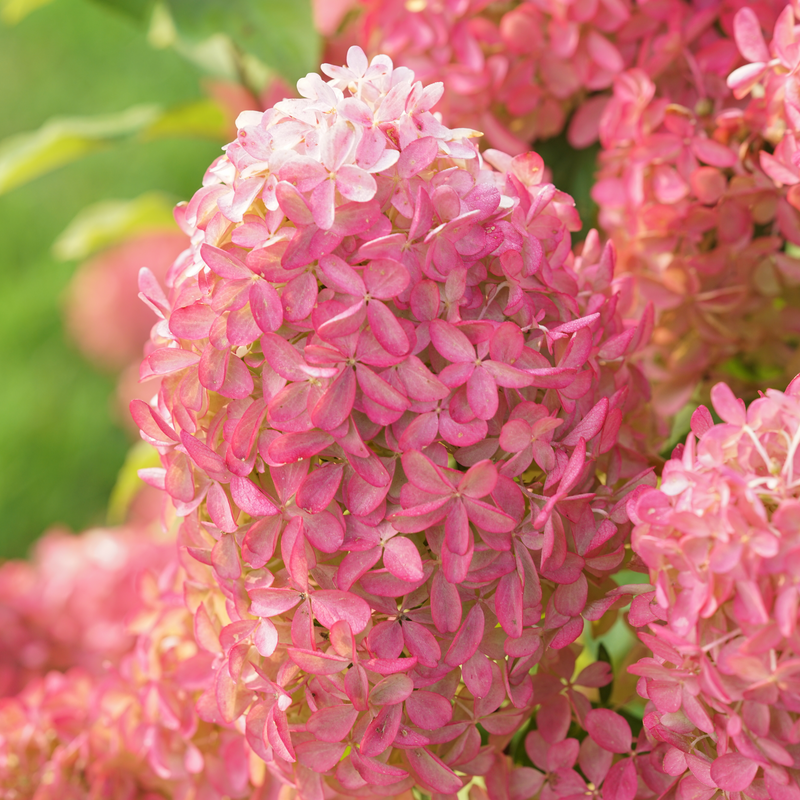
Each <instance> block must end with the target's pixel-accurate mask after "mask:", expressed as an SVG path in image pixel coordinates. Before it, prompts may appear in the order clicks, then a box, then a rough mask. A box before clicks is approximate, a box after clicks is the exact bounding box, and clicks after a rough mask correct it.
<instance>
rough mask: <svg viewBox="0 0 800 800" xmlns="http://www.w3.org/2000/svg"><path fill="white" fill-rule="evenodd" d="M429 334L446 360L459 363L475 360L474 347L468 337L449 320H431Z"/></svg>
mask: <svg viewBox="0 0 800 800" xmlns="http://www.w3.org/2000/svg"><path fill="white" fill-rule="evenodd" d="M430 334H431V342H432V343H433V346H434V347H435V348H436V349H437V350H438V351H439V353H440V354H441V355H442V356H444V357H445V358H446V359H447V360H448V361H452V362H453V363H461V362H472V361H474V360H475V349H474V348H473V346H472V345H471V344H470V341H469V339H467V337H466V336H465V335H464V334H463V333H462V332H461V331H460V330H458V328H456V327H454V326H453V325H451V324H450V323H449V322H445V321H444V320H441V319H434V320H432V321H431V324H430Z"/></svg>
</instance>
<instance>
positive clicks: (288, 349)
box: [261, 333, 309, 381]
mask: <svg viewBox="0 0 800 800" xmlns="http://www.w3.org/2000/svg"><path fill="white" fill-rule="evenodd" d="M261 349H262V351H263V353H264V357H265V358H266V360H267V363H268V364H269V365H270V367H272V369H274V370H275V372H277V373H278V375H280V376H281V377H282V378H286V380H289V381H304V380H307V379H308V375H309V373H308V372H307V371H306V370H305V369H303V368H304V367H305V366H306V362H305V360H304V359H303V356H302V354H301V353H300V352H299V351H298V350H297V348H296V347H293V346H292V345H291V344H289V342H287V341H286V340H285V339H283V338H282V337H280V336H277V335H276V334H274V333H268V334H266V335H264V336H262V337H261Z"/></svg>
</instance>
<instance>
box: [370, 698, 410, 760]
mask: <svg viewBox="0 0 800 800" xmlns="http://www.w3.org/2000/svg"><path fill="white" fill-rule="evenodd" d="M402 718H403V707H402V706H401V705H392V706H384V707H383V708H382V709H381V710H380V711H379V712H378V714H377V716H376V717H375V719H373V720H372V722H371V723H370V724H369V726H368V727H367V730H366V731H365V733H364V738H363V739H362V740H361V753H362V754H363V755H365V756H368V757H372V758H374V757H375V756H379V755H380V754H381V753H383V752H384V751H385V750H386V748H387V747H389V746H390V745H391V743H392V742H393V741H394V739H395V737H396V736H397V732H398V731H399V730H400V722H401V721H402Z"/></svg>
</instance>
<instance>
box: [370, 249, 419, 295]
mask: <svg viewBox="0 0 800 800" xmlns="http://www.w3.org/2000/svg"><path fill="white" fill-rule="evenodd" d="M363 275H364V283H365V284H366V287H367V291H368V292H369V294H370V296H372V297H375V298H377V299H378V300H392V299H394V298H395V297H397V296H398V295H399V294H401V293H402V292H404V291H405V289H406V287H407V286H408V284H409V281H410V276H409V274H408V270H407V269H406V268H405V266H404V265H403V264H402V263H401V262H399V261H395V260H394V259H393V258H376V259H374V260H372V261H370V263H369V264H368V265H367V267H366V269H365V270H364V273H363Z"/></svg>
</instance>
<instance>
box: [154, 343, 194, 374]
mask: <svg viewBox="0 0 800 800" xmlns="http://www.w3.org/2000/svg"><path fill="white" fill-rule="evenodd" d="M198 361H200V355H199V353H190V352H189V351H188V350H181V349H179V348H177V347H162V348H160V349H159V350H154V351H153V352H152V353H150V355H149V356H147V358H146V359H145V360H144V362H143V363H142V369H141V371H140V374H141V377H142V379H144V378H147V377H150V376H151V375H169V374H171V373H173V372H177V371H178V370H181V369H186V368H187V367H191V366H194V365H195V364H197V362H198Z"/></svg>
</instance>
